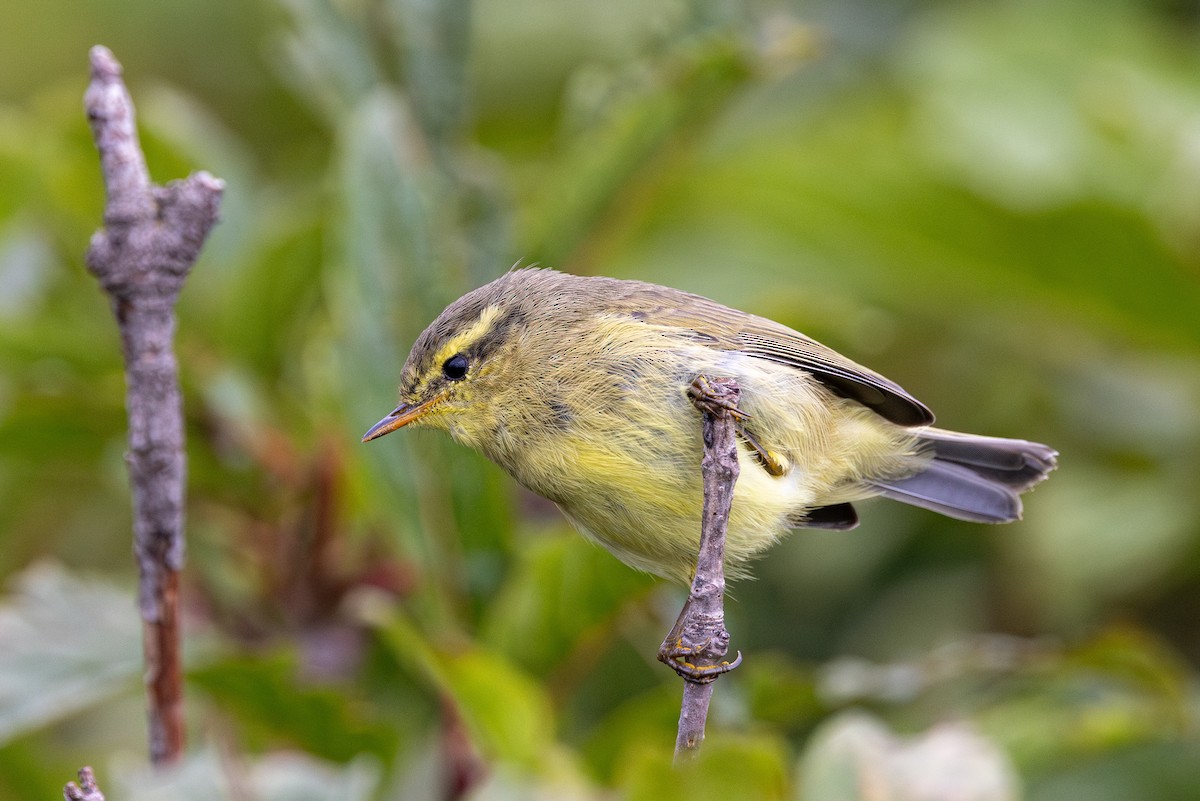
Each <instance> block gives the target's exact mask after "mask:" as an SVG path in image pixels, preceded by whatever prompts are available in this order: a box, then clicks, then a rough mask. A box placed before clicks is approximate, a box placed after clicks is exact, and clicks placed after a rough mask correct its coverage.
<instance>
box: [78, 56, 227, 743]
mask: <svg viewBox="0 0 1200 801" xmlns="http://www.w3.org/2000/svg"><path fill="white" fill-rule="evenodd" d="M90 56H91V71H92V79H91V83H90V84H89V86H88V89H87V93H86V94H85V95H84V108H85V110H86V112H87V117H88V122H89V123H90V124H91V126H92V135H93V137H94V139H95V141H96V148H97V150H98V151H99V152H100V166H101V169H102V171H103V173H104V186H105V190H106V195H107V199H106V202H105V207H104V228H102V229H101V230H99V231H97V232H96V233H95V234H94V235H93V236H92V241H91V245H90V247H89V248H88V253H87V265H88V269H89V270H91V272H92V273H93V274H94V275H95V276H96V278H97V279H99V281H100V285H101V286H102V287H103V288H104V291H105V292H106V293H107V294H108V296H109V299H110V300H111V302H112V308H113V313H114V315H115V316H116V318H117V325H118V327H119V328H120V331H121V346H122V351H123V352H124V356H125V376H126V407H127V411H128V413H129V451H128V453H127V455H126V461H127V462H128V464H129V477H130V486H131V491H132V493H133V539H134V555H135V557H136V559H137V563H138V571H139V579H140V583H139V588H138V608H139V610H140V611H141V615H142V621H143V636H144V644H145V645H144V647H145V659H146V674H145V681H146V692H147V700H148V704H149V710H148V715H149V740H150V758H151V760H152V761H154V762H156V763H160V762H164V761H169V760H173V759H175V758H177V757H179V756H180V755H181V754H182V752H183V706H182V701H183V699H182V693H183V681H182V671H181V664H180V657H179V610H178V606H179V604H178V598H179V570H180V569H181V568H182V567H183V557H184V539H183V501H184V481H185V468H186V465H185V461H184V454H183V411H182V401H181V398H180V392H179V377H178V368H177V365H176V362H175V354H174V352H173V350H172V341H173V339H174V334H175V302H176V300H177V299H178V297H179V292H180V290H181V289H182V288H183V282H184V279H186V278H187V275H188V272H189V271H190V270H191V268H192V265H193V264H194V263H195V261H196V257H197V256H198V255H199V253H200V248H201V247H202V246H203V244H204V240H205V238H206V237H207V236H208V232H209V231H210V230H211V229H212V226H213V225H214V224H215V223H216V220H217V211H218V208H219V207H220V202H221V194H222V192H223V190H224V183H223V182H222V181H220V180H219V179H216V178H214V177H212V176H211V175H209V174H208V173H204V172H200V173H195V174H193V175H191V176H189V177H188V178H187V179H186V180H184V181H175V182H172V183H170V184H168V185H167V186H165V187H159V186H155V185H154V184H152V183H151V182H150V175H149V173H148V172H147V170H146V160H145V158H144V157H143V155H142V150H141V146H140V145H139V144H138V137H137V128H136V126H135V124H134V113H133V102H132V100H130V97H129V92H128V90H127V89H126V88H125V83H124V81H123V80H122V79H121V65H120V64H119V63H117V60H116V59H115V58H114V57H113V54H112V53H111V52H110V51H109V50H108V48H105V47H99V46H97V47H93V48H92V50H91V53H90Z"/></svg>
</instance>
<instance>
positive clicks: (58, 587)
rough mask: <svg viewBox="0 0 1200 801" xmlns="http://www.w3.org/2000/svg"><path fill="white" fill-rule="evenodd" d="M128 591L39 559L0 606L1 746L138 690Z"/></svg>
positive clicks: (135, 624) (135, 630) (138, 652)
mask: <svg viewBox="0 0 1200 801" xmlns="http://www.w3.org/2000/svg"><path fill="white" fill-rule="evenodd" d="M141 633H142V624H141V620H140V618H139V617H138V613H137V608H136V607H135V606H134V602H133V594H132V591H131V590H126V589H120V588H117V587H114V586H112V585H110V584H106V583H103V582H101V581H98V580H96V579H93V578H85V577H81V576H77V575H73V574H71V573H68V572H67V571H66V570H64V569H63V568H61V567H59V566H57V565H54V564H50V563H42V564H38V565H35V566H33V567H30V568H27V569H26V570H25V571H24V572H23V573H21V574H20V575H19V576H17V577H16V579H15V580H14V581H13V589H12V593H11V595H10V596H9V597H8V598H7V599H6V601H5V603H4V604H3V605H2V606H0V643H3V644H4V646H3V647H2V648H0V677H3V678H0V743H4V742H7V741H9V740H10V739H12V738H13V737H16V736H18V735H20V734H22V733H24V732H27V731H30V730H32V729H35V728H38V727H41V726H45V725H46V724H48V723H51V722H53V721H56V720H60V719H62V718H65V717H67V716H68V715H71V714H74V713H76V712H79V711H80V710H82V709H85V708H87V707H89V706H92V705H93V704H96V703H99V702H100V701H104V700H107V699H110V698H113V697H115V696H118V695H123V694H125V693H129V692H133V691H135V690H136V689H137V688H138V686H139V685H138V678H139V677H140V676H141V673H142V643H141Z"/></svg>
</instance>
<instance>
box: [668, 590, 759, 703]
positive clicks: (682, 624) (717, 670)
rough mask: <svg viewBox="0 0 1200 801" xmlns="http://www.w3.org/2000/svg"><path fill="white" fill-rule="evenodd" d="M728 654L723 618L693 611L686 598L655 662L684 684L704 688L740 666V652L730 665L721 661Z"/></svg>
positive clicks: (727, 633)
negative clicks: (667, 668)
mask: <svg viewBox="0 0 1200 801" xmlns="http://www.w3.org/2000/svg"><path fill="white" fill-rule="evenodd" d="M728 652H729V632H728V631H727V630H726V629H725V619H724V616H720V617H714V616H712V615H705V614H700V613H697V612H695V611H693V609H692V603H691V599H690V598H689V599H688V601H687V603H685V604H684V605H683V610H682V611H681V612H680V613H679V619H678V620H676V621H675V625H674V626H672V627H671V631H670V633H668V634H667V637H666V639H665V640H663V643H662V645H660V646H659V648H658V661H660V662H662V663H663V664H665V665H667V666H668V667H669V668H671V669H672V670H674V671H675V672H676V673H678V674H679V675H680V676H682V677H683V678H684V679H687V680H688V681H691V682H695V683H697V684H708V683H709V682H712V681H715V680H716V678H717V676H720V675H721V674H722V673H728V672H729V671H731V670H733V669H734V668H736V667H737V666H738V665H740V664H742V654H741V651H739V652H738V654H737V656H736V657H735V658H734V659H733V661H732V662H731V661H729V660H726V659H725V655H726V654H727V653H728Z"/></svg>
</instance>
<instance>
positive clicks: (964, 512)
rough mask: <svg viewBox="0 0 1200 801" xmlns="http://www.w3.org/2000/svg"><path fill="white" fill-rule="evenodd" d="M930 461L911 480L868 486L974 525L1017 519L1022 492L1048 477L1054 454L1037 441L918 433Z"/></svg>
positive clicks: (1055, 455) (932, 432) (940, 431)
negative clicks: (969, 521)
mask: <svg viewBox="0 0 1200 801" xmlns="http://www.w3.org/2000/svg"><path fill="white" fill-rule="evenodd" d="M920 443H921V446H922V447H923V449H925V450H926V451H927V452H932V454H933V460H932V461H930V462H928V464H927V465H926V466H925V469H924V470H922V471H921V472H919V473H917V474H916V475H913V476H908V477H907V478H901V479H897V480H894V481H891V480H888V481H874V482H872V485H873V486H874V487H875V489H877V490H878V491H879V493H880V494H881V495H883V496H885V497H887V498H891V499H893V500H897V501H901V502H903V503H908V504H912V505H913V506H921V507H924V508H925V509H931V510H933V511H935V512H940V513H941V514H944V515H948V516H950V517H955V518H958V519H959V520H971V521H973V522H976V523H1007V522H1009V521H1011V520H1019V519H1020V517H1021V493H1022V492H1024V491H1025V490H1027V489H1029V488H1030V487H1032V486H1033V485H1034V484H1037V483H1038V482H1039V481H1041V480H1042V479H1044V478H1045V477H1046V476H1047V475H1049V473H1050V471H1051V470H1053V469H1054V468H1055V467H1056V466H1057V465H1058V461H1057V460H1058V452H1057V451H1055V450H1054V449H1053V448H1050V447H1047V446H1045V445H1042V444H1040V443H1037V442H1026V441H1025V440H1023V439H1000V438H998V437H979V436H974V435H972V434H958V433H955V432H953V431H942V430H940V429H937V428H930V429H926V430H924V431H922V432H921V434H920Z"/></svg>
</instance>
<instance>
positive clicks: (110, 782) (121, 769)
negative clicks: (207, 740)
mask: <svg viewBox="0 0 1200 801" xmlns="http://www.w3.org/2000/svg"><path fill="white" fill-rule="evenodd" d="M96 780H97V783H98V784H99V785H100V789H101V790H103V791H104V792H105V793H106V795H107V796H108V797H109V798H123V799H129V801H236V800H237V799H242V798H246V797H250V798H254V799H256V801H368V799H371V798H374V797H375V792H376V787H377V786H378V784H379V768H378V765H377V764H376V763H375V761H374V760H372V759H370V758H369V757H362V758H359V759H355V760H353V761H352V762H350V763H349V764H347V765H344V766H338V765H331V764H329V763H325V762H321V761H319V760H316V759H313V758H312V757H309V756H307V755H305V754H301V753H287V754H283V753H280V754H270V755H268V756H265V757H262V758H260V759H257V760H246V759H244V758H239V759H236V760H230V759H228V758H227V757H226V756H224V755H222V754H218V753H217V752H216V751H214V750H204V751H201V752H199V753H195V754H191V755H189V756H188V757H187V758H186V759H185V760H184V762H183V763H182V764H180V765H175V766H167V767H164V768H157V769H155V770H153V771H151V770H147V769H146V768H145V767H144V766H141V765H136V766H135V765H130V764H126V765H120V764H117V765H114V766H113V767H112V768H111V769H110V770H108V771H100V772H99V773H98V774H97V776H96Z"/></svg>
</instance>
